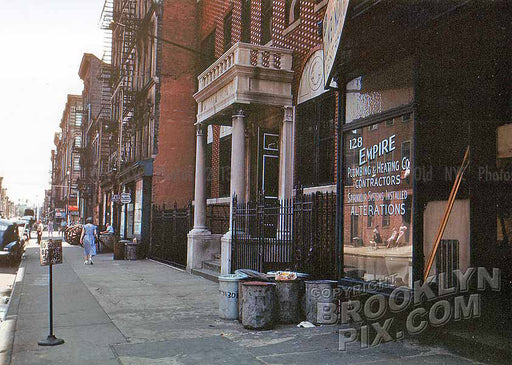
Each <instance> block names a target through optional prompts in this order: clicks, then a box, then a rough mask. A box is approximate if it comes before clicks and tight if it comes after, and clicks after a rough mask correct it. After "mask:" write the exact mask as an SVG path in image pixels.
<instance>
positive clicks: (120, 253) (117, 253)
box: [114, 240, 130, 260]
mask: <svg viewBox="0 0 512 365" xmlns="http://www.w3.org/2000/svg"><path fill="white" fill-rule="evenodd" d="M127 242H130V241H127V240H120V241H116V242H114V260H124V257H125V254H126V243H127Z"/></svg>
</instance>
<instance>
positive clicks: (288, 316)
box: [276, 280, 301, 323]
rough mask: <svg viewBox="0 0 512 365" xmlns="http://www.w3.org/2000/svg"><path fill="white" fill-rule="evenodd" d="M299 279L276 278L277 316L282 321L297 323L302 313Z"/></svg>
mask: <svg viewBox="0 0 512 365" xmlns="http://www.w3.org/2000/svg"><path fill="white" fill-rule="evenodd" d="M300 288H301V283H300V281H299V280H286V281H279V280H276V294H277V307H278V311H277V317H278V320H279V322H281V323H297V322H298V321H299V315H300V302H299V299H300Z"/></svg>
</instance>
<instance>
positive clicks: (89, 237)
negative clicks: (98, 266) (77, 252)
mask: <svg viewBox="0 0 512 365" xmlns="http://www.w3.org/2000/svg"><path fill="white" fill-rule="evenodd" d="M85 223H86V224H85V226H83V227H82V235H81V236H80V243H81V244H82V245H83V246H84V254H85V261H84V265H92V264H93V262H92V257H93V256H96V242H95V236H96V234H97V227H96V226H95V225H94V224H92V218H91V217H89V218H87V219H86V220H85Z"/></svg>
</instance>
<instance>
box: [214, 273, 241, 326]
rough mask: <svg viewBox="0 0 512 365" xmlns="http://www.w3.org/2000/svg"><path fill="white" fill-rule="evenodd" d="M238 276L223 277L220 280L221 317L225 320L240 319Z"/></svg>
mask: <svg viewBox="0 0 512 365" xmlns="http://www.w3.org/2000/svg"><path fill="white" fill-rule="evenodd" d="M241 278H242V276H240V275H238V274H228V275H221V276H219V277H218V280H219V315H220V318H223V319H238V282H239V280H240V279H241Z"/></svg>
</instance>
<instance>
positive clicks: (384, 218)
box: [382, 199, 391, 227]
mask: <svg viewBox="0 0 512 365" xmlns="http://www.w3.org/2000/svg"><path fill="white" fill-rule="evenodd" d="M382 203H383V205H384V206H387V207H389V203H391V201H390V200H389V199H384V200H383V201H382ZM387 212H388V210H387V209H386V210H385V211H384V213H383V214H382V227H389V223H390V221H391V219H390V218H391V217H390V215H389V213H387Z"/></svg>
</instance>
